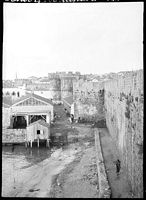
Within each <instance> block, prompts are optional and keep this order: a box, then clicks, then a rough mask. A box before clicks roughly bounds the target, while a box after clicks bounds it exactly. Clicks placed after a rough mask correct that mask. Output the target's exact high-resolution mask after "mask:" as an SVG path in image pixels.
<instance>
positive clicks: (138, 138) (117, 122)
mask: <svg viewBox="0 0 146 200" xmlns="http://www.w3.org/2000/svg"><path fill="white" fill-rule="evenodd" d="M104 90H105V96H104V106H105V118H106V125H107V127H108V129H109V132H110V134H111V136H112V138H113V141H115V143H116V145H117V148H118V150H119V155H120V156H121V157H120V159H121V161H122V164H123V165H124V166H126V170H127V176H128V180H129V182H130V183H131V186H132V191H133V194H134V196H135V197H138V198H141V197H143V71H142V70H139V71H135V72H131V73H129V74H128V75H127V76H126V77H124V78H122V77H121V78H119V79H117V80H110V81H107V82H105V83H104Z"/></svg>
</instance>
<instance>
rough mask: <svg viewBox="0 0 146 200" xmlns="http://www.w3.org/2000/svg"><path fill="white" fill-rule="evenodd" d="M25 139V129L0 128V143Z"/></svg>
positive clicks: (23, 140)
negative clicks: (0, 139)
mask: <svg viewBox="0 0 146 200" xmlns="http://www.w3.org/2000/svg"><path fill="white" fill-rule="evenodd" d="M25 139H26V129H5V128H3V130H2V143H3V144H6V143H23V142H25Z"/></svg>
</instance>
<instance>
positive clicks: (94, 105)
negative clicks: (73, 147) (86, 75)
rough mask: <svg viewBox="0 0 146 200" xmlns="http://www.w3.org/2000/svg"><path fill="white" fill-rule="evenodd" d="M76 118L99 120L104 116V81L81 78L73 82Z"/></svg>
mask: <svg viewBox="0 0 146 200" xmlns="http://www.w3.org/2000/svg"><path fill="white" fill-rule="evenodd" d="M73 99H74V102H75V104H74V109H75V110H74V111H75V118H76V119H77V118H78V117H80V118H83V119H85V121H92V122H97V121H98V120H101V119H103V118H104V90H103V85H102V83H101V84H99V83H95V82H86V81H83V80H80V81H78V82H74V84H73Z"/></svg>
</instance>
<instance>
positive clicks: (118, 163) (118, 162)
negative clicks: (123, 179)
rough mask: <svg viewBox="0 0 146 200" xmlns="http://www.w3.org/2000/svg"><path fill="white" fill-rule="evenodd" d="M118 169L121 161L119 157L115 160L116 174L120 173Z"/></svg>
mask: <svg viewBox="0 0 146 200" xmlns="http://www.w3.org/2000/svg"><path fill="white" fill-rule="evenodd" d="M120 169H121V161H120V160H119V159H117V161H116V172H117V176H118V175H119V173H120Z"/></svg>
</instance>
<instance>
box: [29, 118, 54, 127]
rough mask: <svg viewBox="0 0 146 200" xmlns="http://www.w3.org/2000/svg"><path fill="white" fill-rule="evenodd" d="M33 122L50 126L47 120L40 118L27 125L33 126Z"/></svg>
mask: <svg viewBox="0 0 146 200" xmlns="http://www.w3.org/2000/svg"><path fill="white" fill-rule="evenodd" d="M35 124H40V125H42V126H45V127H50V125H49V124H48V123H47V122H45V121H44V120H41V119H39V120H37V121H35V122H33V123H31V124H29V125H28V126H33V125H35Z"/></svg>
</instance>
